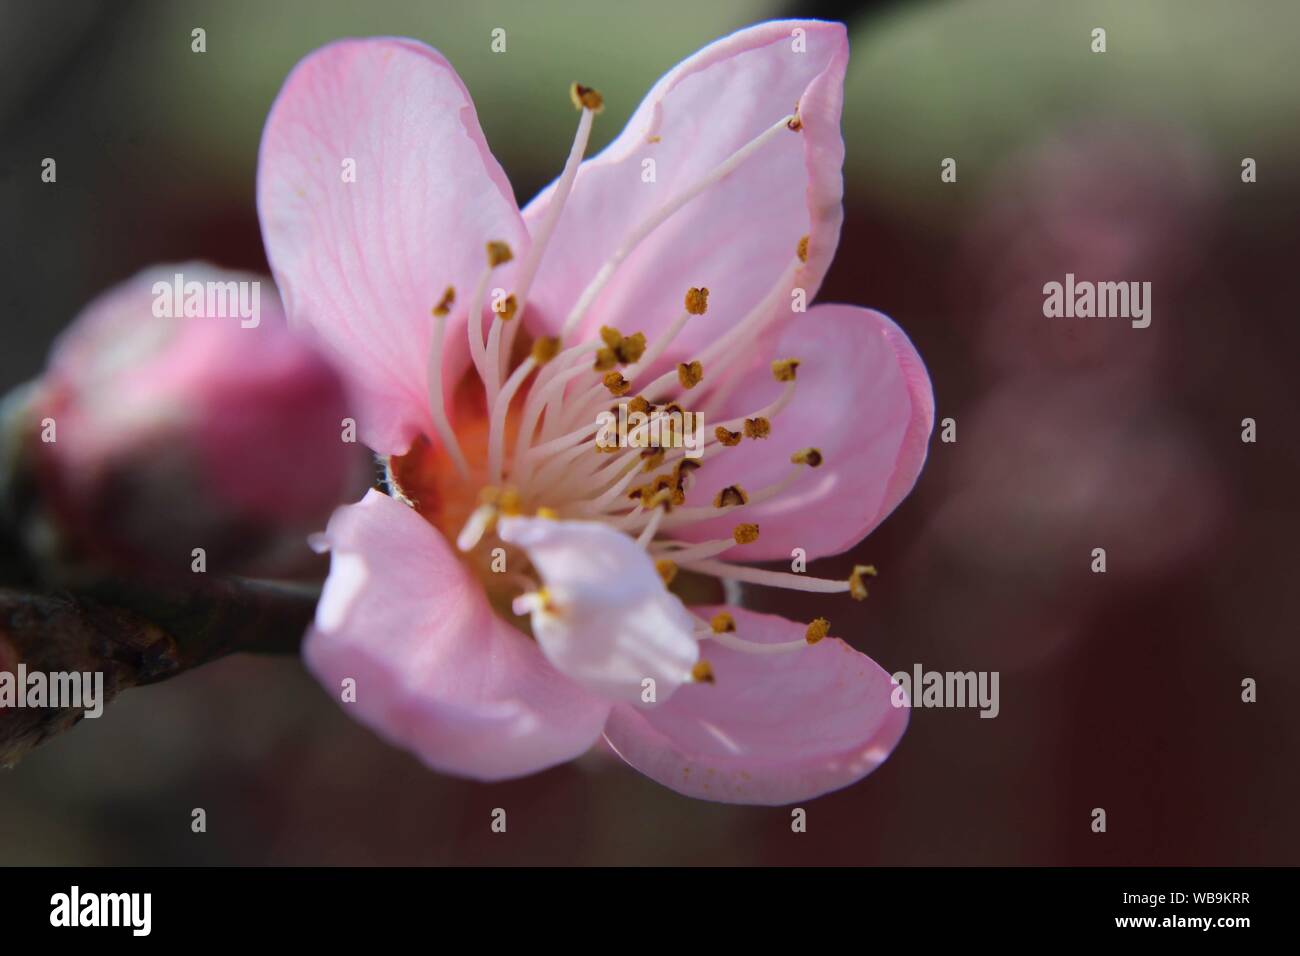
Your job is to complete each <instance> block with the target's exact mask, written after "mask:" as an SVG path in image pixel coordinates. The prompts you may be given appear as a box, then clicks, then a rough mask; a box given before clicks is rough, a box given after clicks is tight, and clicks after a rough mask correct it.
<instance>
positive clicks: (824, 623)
mask: <svg viewBox="0 0 1300 956" xmlns="http://www.w3.org/2000/svg"><path fill="white" fill-rule="evenodd" d="M830 632H831V622H830V621H828V620H826V618H824V617H816V618H813V620H812V623H811V624H809V625H808V630H807V631H806V632H805V633H804V636H803V639H804V640H805V641H807V642H808V643H809V644H816V643H817V642H818V641H820V640H821V639H822V638H823V637H825V636H826V635H827V634H829V633H830Z"/></svg>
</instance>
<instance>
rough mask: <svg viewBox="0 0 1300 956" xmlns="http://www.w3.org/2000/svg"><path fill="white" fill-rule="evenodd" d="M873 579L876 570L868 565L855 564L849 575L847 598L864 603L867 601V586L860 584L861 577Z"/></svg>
mask: <svg viewBox="0 0 1300 956" xmlns="http://www.w3.org/2000/svg"><path fill="white" fill-rule="evenodd" d="M863 575H866V576H867V577H871V578H874V577H875V576H876V568H875V566H874V565H870V564H855V565H854V566H853V573H852V574H850V575H849V596H850V597H852V598H853V600H855V601H865V600H866V599H867V586H866V585H865V584H863V583H862V577H863Z"/></svg>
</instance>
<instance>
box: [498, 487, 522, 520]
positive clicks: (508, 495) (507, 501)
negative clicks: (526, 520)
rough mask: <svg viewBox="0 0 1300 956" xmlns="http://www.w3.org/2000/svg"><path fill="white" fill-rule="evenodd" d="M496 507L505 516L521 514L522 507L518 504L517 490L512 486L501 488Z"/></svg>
mask: <svg viewBox="0 0 1300 956" xmlns="http://www.w3.org/2000/svg"><path fill="white" fill-rule="evenodd" d="M497 508H498V509H499V510H500V511H501V513H502V514H503V515H506V516H507V517H514V516H515V515H519V514H523V508H521V507H520V504H519V492H518V491H516V490H515V489H513V488H502V489H501V494H500V496H499V497H498V498H497Z"/></svg>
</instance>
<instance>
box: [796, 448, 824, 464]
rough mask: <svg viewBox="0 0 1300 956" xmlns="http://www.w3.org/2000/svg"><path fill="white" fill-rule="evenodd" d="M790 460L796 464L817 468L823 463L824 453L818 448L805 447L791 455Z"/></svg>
mask: <svg viewBox="0 0 1300 956" xmlns="http://www.w3.org/2000/svg"><path fill="white" fill-rule="evenodd" d="M790 461H791V462H792V463H793V464H796V465H807V466H808V467H809V468H817V467H819V466H820V465H821V463H822V453H821V452H820V451H818V450H817V449H816V448H805V449H803V450H802V451H797V452H795V453H794V454H793V455H791V456H790Z"/></svg>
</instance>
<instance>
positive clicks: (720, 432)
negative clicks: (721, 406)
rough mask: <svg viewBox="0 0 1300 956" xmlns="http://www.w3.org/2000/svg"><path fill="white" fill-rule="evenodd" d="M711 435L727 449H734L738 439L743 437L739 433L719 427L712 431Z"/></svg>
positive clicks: (738, 442) (738, 441)
mask: <svg viewBox="0 0 1300 956" xmlns="http://www.w3.org/2000/svg"><path fill="white" fill-rule="evenodd" d="M713 434H714V435H715V436H716V437H717V439H718V441H719V442H721V443H722V444H724V445H726V446H727V447H728V448H734V447H735V446H736V445H739V444H740V439H741V438H742V437H744V436H742V435H741V434H740V432H733V431H729V430H728V429H726V428H723V427H722V426H721V425H719V426H718V427H717V428H715V429H713Z"/></svg>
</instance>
